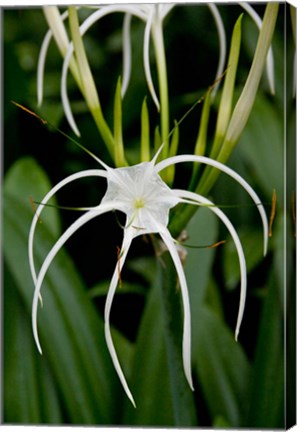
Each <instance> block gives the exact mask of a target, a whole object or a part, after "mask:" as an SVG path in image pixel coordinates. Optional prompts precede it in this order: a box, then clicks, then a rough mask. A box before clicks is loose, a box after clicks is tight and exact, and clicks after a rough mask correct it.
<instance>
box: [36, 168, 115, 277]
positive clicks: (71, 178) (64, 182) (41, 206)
mask: <svg viewBox="0 0 297 432" xmlns="http://www.w3.org/2000/svg"><path fill="white" fill-rule="evenodd" d="M92 176H94V177H107V172H106V171H103V170H95V169H93V170H86V171H81V172H78V173H75V174H72V175H70V176H68V177H66V178H65V179H64V180H62V181H60V182H59V183H58V184H56V186H54V187H53V188H52V189H51V190H50V191H49V192H48V193H47V194H46V195H45V197H44V198H43V199H42V201H41V204H39V206H38V207H37V209H36V212H35V214H34V217H33V220H32V224H31V227H30V232H29V240H28V255H29V265H30V271H31V275H32V278H33V282H34V284H36V271H35V264H34V256H33V240H34V234H35V228H36V224H37V222H38V219H39V217H40V214H41V212H42V210H43V209H44V207H45V205H46V204H47V202H48V201H49V200H50V199H51V198H52V197H53V196H54V195H55V194H56V193H57V192H58V190H60V189H61V188H62V187H64V186H65V185H67V184H69V183H71V182H72V181H74V180H77V179H80V178H83V177H92Z"/></svg>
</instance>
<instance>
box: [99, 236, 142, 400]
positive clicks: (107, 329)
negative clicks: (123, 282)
mask: <svg viewBox="0 0 297 432" xmlns="http://www.w3.org/2000/svg"><path fill="white" fill-rule="evenodd" d="M132 233H133V231H132V230H131V229H127V230H125V233H124V239H123V244H122V247H121V252H120V258H119V262H118V263H117V265H116V268H115V270H114V273H113V276H112V279H111V282H110V285H109V289H108V294H107V298H106V303H105V310H104V329H105V339H106V344H107V347H108V350H109V352H110V355H111V358H112V362H113V365H114V367H115V370H116V372H117V374H118V377H119V379H120V381H121V383H122V386H123V388H124V390H125V392H126V394H127V396H128V398H129V399H130V401H131V402H132V404H133V406H134V407H136V404H135V401H134V398H133V396H132V393H131V391H130V389H129V387H128V384H127V381H126V378H125V376H124V373H123V371H122V368H121V365H120V362H119V360H118V356H117V353H116V350H115V347H114V344H113V340H112V337H111V332H110V324H109V320H110V310H111V305H112V301H113V298H114V294H115V291H116V288H117V284H118V280H119V272H120V271H121V269H122V267H123V265H124V263H125V260H126V257H127V254H128V251H129V248H130V245H131V242H132V239H133V234H132Z"/></svg>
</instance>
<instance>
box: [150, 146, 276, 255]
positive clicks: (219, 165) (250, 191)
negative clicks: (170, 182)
mask: <svg viewBox="0 0 297 432" xmlns="http://www.w3.org/2000/svg"><path fill="white" fill-rule="evenodd" d="M181 162H199V163H203V164H206V165H210V166H213V167H215V168H217V169H219V170H220V171H223V172H224V173H226V174H228V175H229V176H230V177H232V178H234V180H236V181H237V182H238V183H239V184H240V185H241V186H242V187H243V188H244V189H245V190H246V192H247V193H248V194H249V195H250V197H251V198H252V200H253V201H254V203H255V204H256V206H257V209H258V211H259V213H260V216H261V219H262V224H263V233H264V241H263V242H264V248H263V249H264V255H266V252H267V244H268V221H267V216H266V212H265V209H264V207H263V204H262V203H261V201H260V198H259V197H258V195H257V194H256V192H255V191H254V189H253V188H252V187H251V186H250V185H249V184H248V183H247V182H246V181H245V180H244V179H243V178H242V177H241V176H240V175H239V174H237V172H236V171H234V170H233V169H231V168H229V167H228V166H226V165H224V164H222V163H220V162H218V161H216V160H214V159H211V158H208V157H206V156H195V155H179V156H172V157H170V158H168V159H164V160H163V161H161V162H159V163H158V164H156V166H155V169H156V171H157V172H160V171H162V170H163V169H165V168H167V167H168V166H170V165H173V164H176V163H181Z"/></svg>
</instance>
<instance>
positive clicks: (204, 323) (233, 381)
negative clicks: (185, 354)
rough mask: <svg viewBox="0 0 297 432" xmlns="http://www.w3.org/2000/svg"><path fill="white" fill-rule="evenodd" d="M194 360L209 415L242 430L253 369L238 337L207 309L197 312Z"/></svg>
mask: <svg viewBox="0 0 297 432" xmlns="http://www.w3.org/2000/svg"><path fill="white" fill-rule="evenodd" d="M193 359H194V369H195V370H196V373H197V376H198V380H199V383H200V385H201V389H202V393H203V395H204V397H205V400H206V402H207V407H208V409H209V414H210V415H211V418H212V419H213V423H215V421H216V419H221V420H224V422H225V423H226V424H229V426H230V427H236V428H238V427H241V426H242V421H243V418H244V415H245V412H246V409H247V400H248V389H249V380H250V366H249V363H248V361H247V359H246V357H245V354H244V352H243V350H242V349H241V346H240V345H239V343H236V342H235V339H234V334H233V332H232V331H231V330H229V329H228V328H227V326H226V325H225V323H224V322H223V321H222V320H221V319H220V318H219V317H218V316H217V315H216V314H215V313H214V312H213V311H212V310H210V309H209V308H208V307H207V306H202V307H201V308H199V309H198V310H196V322H195V328H194V332H193Z"/></svg>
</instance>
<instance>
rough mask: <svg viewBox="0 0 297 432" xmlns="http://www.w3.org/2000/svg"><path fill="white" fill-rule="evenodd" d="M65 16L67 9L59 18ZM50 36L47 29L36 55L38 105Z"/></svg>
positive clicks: (50, 32) (40, 100)
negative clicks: (37, 55)
mask: <svg viewBox="0 0 297 432" xmlns="http://www.w3.org/2000/svg"><path fill="white" fill-rule="evenodd" d="M67 16H68V11H65V12H64V13H63V14H62V15H61V20H62V21H64V20H65V19H66V18H67ZM52 37H53V33H52V31H51V30H48V32H47V33H46V35H45V37H44V39H43V42H42V45H41V49H40V53H39V57H38V64H37V102H38V106H40V105H41V104H42V99H43V80H44V65H45V59H46V55H47V51H48V47H49V44H50V42H51V39H52Z"/></svg>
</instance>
